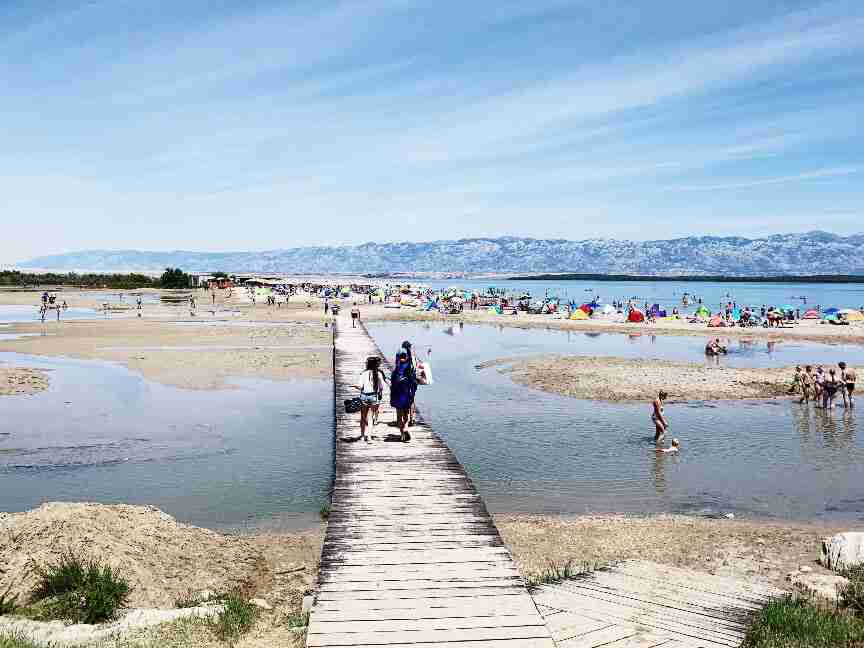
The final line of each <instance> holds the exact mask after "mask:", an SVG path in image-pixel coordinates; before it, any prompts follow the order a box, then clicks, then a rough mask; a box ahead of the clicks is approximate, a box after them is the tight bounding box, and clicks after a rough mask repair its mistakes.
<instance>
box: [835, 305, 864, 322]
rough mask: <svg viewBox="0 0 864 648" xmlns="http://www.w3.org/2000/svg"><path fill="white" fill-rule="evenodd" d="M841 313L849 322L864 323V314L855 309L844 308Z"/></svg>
mask: <svg viewBox="0 0 864 648" xmlns="http://www.w3.org/2000/svg"><path fill="white" fill-rule="evenodd" d="M839 313H840V315H842V316H843V317H845V318H846V320H847V321H849V322H864V313H862V312H861V311H858V310H855V309H854V308H842V309H840V311H839Z"/></svg>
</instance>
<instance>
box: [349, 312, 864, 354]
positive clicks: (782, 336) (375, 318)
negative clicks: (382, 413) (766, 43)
mask: <svg viewBox="0 0 864 648" xmlns="http://www.w3.org/2000/svg"><path fill="white" fill-rule="evenodd" d="M365 306H366V310H364V313H367V314H364V320H365V321H366V322H370V323H377V322H430V323H431V322H439V323H447V324H458V323H459V322H463V323H465V324H479V325H489V326H499V327H507V328H521V329H548V330H556V331H572V332H583V333H618V334H623V335H665V336H673V337H674V336H678V337H693V336H695V337H706V338H714V337H736V338H757V339H760V340H767V341H777V342H790V341H798V342H817V343H820V344H829V345H840V344H855V345H864V327H862V326H855V325H850V326H831V325H830V324H815V323H810V322H803V323H802V324H801V325H800V326H799V327H798V328H786V329H767V328H761V327H759V328H747V329H743V328H740V327H729V328H725V327H721V328H708V327H707V326H705V325H696V324H688V323H687V322H686V321H685V320H681V321H679V322H676V323H674V324H673V323H670V322H664V323H661V324H648V323H644V324H633V323H629V322H616V321H594V320H569V319H554V318H552V317H551V316H548V315H528V314H524V313H520V314H519V315H518V316H515V317H513V316H507V315H491V314H489V313H486V312H485V311H465V312H464V313H462V314H461V315H446V316H442V315H441V314H438V313H435V314H430V313H425V312H421V311H417V310H415V309H404V310H403V309H398V310H397V309H385V308H383V307H382V306H379V305H378V304H374V305H372V306H371V307H370V306H369V305H368V304H367V305H365Z"/></svg>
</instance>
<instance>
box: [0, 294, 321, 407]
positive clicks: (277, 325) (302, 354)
mask: <svg viewBox="0 0 864 648" xmlns="http://www.w3.org/2000/svg"><path fill="white" fill-rule="evenodd" d="M203 296H204V295H203V294H201V295H200V296H199V301H201V302H203V301H204V300H203ZM61 297H62V299H66V300H67V302H68V303H69V305H70V307H81V308H98V306H99V304H98V303H97V302H98V301H99V300H98V299H97V300H94V299H92V298H89V299H84V298H80V299H79V298H76V297H75V293H70V292H66V293H61ZM29 299H30V300H31V301H30V304H33V303H34V302H33V301H32V299H33V295H32V294H31V296H30V298H29ZM226 301H227V300H224V299H220V301H219V302H217V306H218V307H219V308H220V309H231V311H233V312H232V313H231V314H230V315H228V314H225V313H223V312H218V311H217V313H216V315H212V314H210V313H208V312H207V311H206V310H205V308H204V305H203V303H202V306H200V307H199V310H198V314H197V315H196V316H195V317H192V316H190V314H189V308H188V307H186V306H178V305H163V304H155V305H154V304H147V305H145V306H144V309H143V311H142V317H141V318H138V317H137V316H136V314H135V310H134V307H133V306H127V307H124V308H122V309H121V310H120V311H116V312H113V313H112V314H110V316H108V317H105V316H102V315H100V314H94V318H93V319H86V320H66V321H60V322H57V321H55V320H51V319H50V318H49V320H48V321H46V322H45V323H44V324H42V323H40V322H27V323H18V324H13V325H11V326H9V327H5V328H4V332H6V333H10V334H16V333H24V334H30V336H29V337H21V338H18V339H7V340H2V341H0V351H10V352H15V353H21V354H31V355H40V356H64V357H71V358H79V359H85V360H107V361H111V362H118V363H121V364H123V365H125V366H127V367H128V368H129V369H131V370H133V371H137V372H140V373H141V374H142V375H143V376H145V377H146V378H148V379H150V380H154V381H156V382H160V383H163V384H167V385H172V386H176V387H182V388H188V389H216V388H223V387H225V386H226V385H227V383H228V381H229V379H231V378H264V379H270V380H285V379H294V378H315V379H326V378H328V377H329V376H330V356H331V352H330V345H331V340H332V334H331V331H330V329H329V328H325V326H324V325H323V323H322V321H323V319H322V316H321V313H320V312H319V311H318V310H315V311H314V312H312V311H311V310H310V309H308V308H306V306H305V304H299V303H298V304H292V305H291V306H290V308H286V307H285V306H284V305H283V307H281V308H274V307H267V306H266V305H265V304H258V305H254V306H253V305H252V304H244V303H242V301H241V300H239V299H237V300H236V302H237V303H236V304H232V302H231V301H228V302H227V303H226ZM232 301H233V300H232ZM22 302H26V300H25V299H24V298H23V297H22V293H8V292H2V293H0V306H3V305H7V304H21V303H22ZM35 308H36V307H35V306H34V310H35ZM19 373H20V372H19ZM3 384H5V382H4V381H2V379H0V385H3ZM2 393H5V391H4V392H2Z"/></svg>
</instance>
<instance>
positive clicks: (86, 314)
mask: <svg viewBox="0 0 864 648" xmlns="http://www.w3.org/2000/svg"><path fill="white" fill-rule="evenodd" d="M98 315H99V313H97V312H96V311H94V310H91V309H89V308H67V309H66V310H64V311H61V313H60V319H61V321H62V320H70V319H71V320H77V319H92V318H94V317H98ZM40 319H41V316H40V315H39V307H38V306H12V305H10V306H0V323H3V324H17V323H20V322H38V321H39V320H40ZM46 320H48V321H51V322H54V321H56V320H57V312H56V311H53V310H52V311H49V312H48V315H47V316H46Z"/></svg>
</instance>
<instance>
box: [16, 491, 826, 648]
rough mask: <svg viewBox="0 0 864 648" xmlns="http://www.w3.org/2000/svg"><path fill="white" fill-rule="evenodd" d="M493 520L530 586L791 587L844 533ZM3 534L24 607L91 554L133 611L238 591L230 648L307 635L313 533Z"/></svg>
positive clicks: (168, 626) (669, 522) (179, 633)
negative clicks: (678, 572) (644, 564)
mask: <svg viewBox="0 0 864 648" xmlns="http://www.w3.org/2000/svg"><path fill="white" fill-rule="evenodd" d="M495 521H496V524H497V525H498V527H499V529H500V531H501V534H502V537H503V539H504V541H505V543H506V545H507V547H508V548H509V549H510V551H511V552H512V554H513V557H514V558H515V560H516V562H517V565H518V567H519V569H520V571H521V573H522V575H523V576H524V577H526V578H528V577H531V576H533V575H536V574H538V573H540V572H542V571H543V570H544V569H546V568H547V567H548V566H549V564H564V563H567V562H570V563H572V564H573V565H574V566H576V567H578V568H591V569H593V568H597V567H602V566H603V565H607V564H610V563H614V562H617V561H621V560H629V559H638V560H650V561H652V562H656V563H659V564H661V565H670V566H675V567H687V568H690V569H693V570H696V571H698V572H703V573H706V574H714V575H720V576H727V577H735V578H740V579H744V580H746V581H748V582H750V583H753V584H766V583H771V584H774V585H777V586H780V587H781V588H789V587H790V585H789V583H788V582H787V580H786V577H787V574H789V573H791V572H796V571H798V570H799V568H800V567H802V566H803V567H805V568H807V569H809V570H811V571H812V572H813V573H815V574H822V573H828V572H827V571H826V570H824V569H823V568H822V567H821V566H820V565H819V564H818V563H817V562H816V560H817V558H818V556H819V550H820V542H821V538H822V537H823V536H826V535H831V534H833V533H836V532H838V531H840V530H842V529H839V528H834V527H827V526H819V525H813V524H806V523H796V522H784V521H756V520H740V521H739V520H725V519H721V520H715V519H703V518H693V517H687V516H681V515H656V516H645V517H641V516H624V515H584V516H578V517H557V516H524V515H519V516H513V515H499V516H496V520H495ZM97 529H98V531H96V530H97ZM0 530H2V531H3V533H2V534H0V558H2V559H3V561H4V564H5V565H7V566H9V567H11V569H7V570H5V571H4V573H2V574H0V587H2V588H5V587H11V588H12V590H11V591H13V592H15V593H18V594H20V596H21V599H22V601H26V600H27V597H28V596H29V593H30V591H31V589H32V587H33V586H34V584H35V575H34V574H32V573H30V572H27V571H26V569H25V568H26V566H27V565H28V564H31V563H33V562H35V563H36V564H45V563H50V562H51V561H52V560H55V559H56V558H57V556H59V555H60V553H61V552H62V551H64V550H68V549H73V550H75V549H77V550H81V549H82V548H85V547H86V554H87V555H88V556H90V557H96V558H99V559H102V560H105V561H107V562H108V563H109V564H111V565H113V566H115V567H117V568H119V569H120V570H121V573H122V574H124V576H125V577H126V578H128V579H129V582H130V584H132V586H133V590H132V598H131V599H130V603H131V604H132V605H135V606H143V607H150V608H156V609H157V610H170V609H172V608H174V607H175V605H176V603H177V602H178V601H180V600H181V599H195V598H196V597H202V596H205V597H206V596H208V595H212V594H213V593H218V592H224V591H228V590H230V589H236V588H238V587H239V588H240V589H241V590H242V591H243V592H244V594H245V595H246V596H248V597H250V598H254V599H255V600H256V601H259V602H261V603H262V604H264V605H266V607H265V608H262V609H261V613H260V615H259V617H258V619H257V620H256V621H255V624H254V626H253V628H252V630H251V631H250V633H249V634H248V635H247V636H246V637H245V638H244V639H243V640H242V641H241V643H239V644H237V645H240V646H258V647H259V648H260V647H270V646H273V647H275V646H285V645H288V646H300V645H302V644H303V634H302V632H300V633H296V632H291V630H290V627H289V623H288V622H287V619H288V618H290V617H292V616H294V615H297V614H298V613H299V611H300V609H301V605H302V599H303V596H304V595H306V594H308V593H310V592H311V591H312V589H313V588H314V584H315V581H316V578H317V570H318V565H317V561H318V555H319V552H320V548H321V541H322V529H321V528H320V527H317V528H314V529H310V530H309V531H307V532H304V533H299V534H285V533H251V534H241V535H234V534H221V533H215V532H213V531H209V530H206V529H201V528H198V527H194V526H190V525H186V524H182V523H179V522H177V521H176V520H174V519H173V518H172V517H170V516H169V515H167V514H165V513H163V512H162V511H160V510H158V509H156V508H153V507H141V506H126V505H102V504H86V503H49V504H45V505H43V506H41V507H39V508H38V509H33V510H30V511H26V512H24V513H18V514H2V513H0ZM22 574H23V575H24V577H22ZM154 614H156V615H158V614H160V612H155V613H154ZM5 619H6V621H4V622H8V621H9V618H8V617H5ZM0 627H2V624H0ZM32 627H38V624H37V626H31V628H32ZM82 628H83V627H82ZM82 631H83V630H82ZM125 635H126V636H123V635H119V636H116V637H112V638H109V639H108V641H107V642H103V643H100V644H99V645H100V646H102V647H103V648H111V647H113V646H118V647H119V646H131V645H138V644H137V643H136V642H142V645H143V644H146V645H160V646H186V645H196V646H218V645H220V643H219V642H218V641H217V640H216V639H215V637H214V636H213V634H212V631H211V629H210V628H209V626H208V624H207V623H206V622H202V621H200V620H197V621H196V620H195V619H185V620H180V621H174V622H167V623H162V624H160V625H155V626H153V627H149V628H142V629H138V630H134V631H132V632H127V633H125ZM149 642H155V644H150V643H149Z"/></svg>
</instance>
